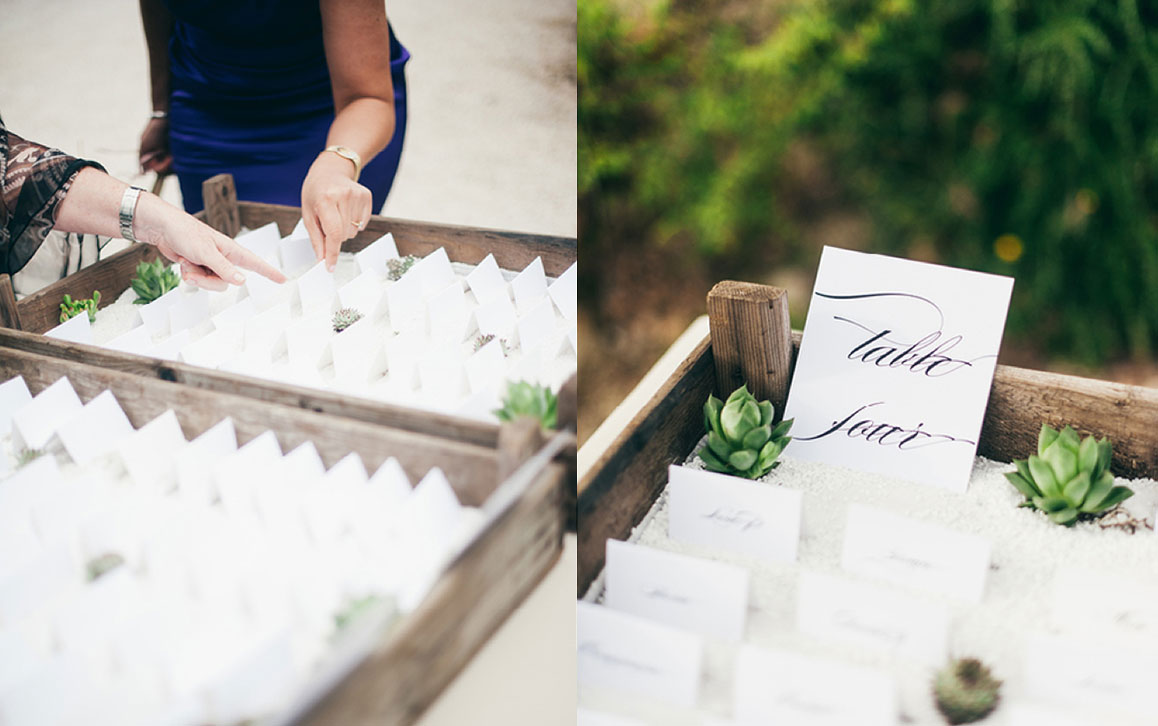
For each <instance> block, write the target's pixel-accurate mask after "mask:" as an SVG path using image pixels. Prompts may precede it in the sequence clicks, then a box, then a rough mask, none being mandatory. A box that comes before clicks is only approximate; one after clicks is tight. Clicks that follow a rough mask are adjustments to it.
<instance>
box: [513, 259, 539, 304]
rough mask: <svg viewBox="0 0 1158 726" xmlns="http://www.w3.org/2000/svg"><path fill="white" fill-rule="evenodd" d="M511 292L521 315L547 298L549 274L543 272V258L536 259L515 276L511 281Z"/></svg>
mask: <svg viewBox="0 0 1158 726" xmlns="http://www.w3.org/2000/svg"><path fill="white" fill-rule="evenodd" d="M511 292H512V293H513V294H514V296H515V307H517V308H518V309H519V312H520V313H525V312H526V311H528V310H530V309H531V308H533V307H534V306H535V305H537V304H538V302H539V300H541V299H542V298H544V297H546V296H547V273H545V272H544V271H543V258H542V257H536V258H535V259H534V260H533V261H532V262H531V264H529V265H527V266H526V267H524V268H523V271H522V272H520V273H519V274H517V275H515V278H514V279H513V280H511Z"/></svg>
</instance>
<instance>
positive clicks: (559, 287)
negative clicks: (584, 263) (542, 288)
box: [547, 262, 579, 323]
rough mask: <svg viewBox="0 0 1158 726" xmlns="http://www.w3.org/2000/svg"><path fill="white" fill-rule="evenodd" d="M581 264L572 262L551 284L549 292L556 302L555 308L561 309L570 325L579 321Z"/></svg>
mask: <svg viewBox="0 0 1158 726" xmlns="http://www.w3.org/2000/svg"><path fill="white" fill-rule="evenodd" d="M578 284H579V263H578V262H572V263H571V266H570V267H568V268H567V269H566V270H565V271H564V272H563V274H562V275H559V277H558V278H557V279H556V280H555V281H554V282H552V283H551V287H550V288H548V289H547V292H548V293H549V294H550V295H551V299H552V300H553V301H555V307H557V308H559V312H560V313H562V315H563V318H564V319H565V320H566V321H567V322H569V323H575V322H577V321H578V320H579V313H578V304H579V303H578V296H579V287H578Z"/></svg>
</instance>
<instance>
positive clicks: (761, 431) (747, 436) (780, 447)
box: [697, 385, 792, 479]
mask: <svg viewBox="0 0 1158 726" xmlns="http://www.w3.org/2000/svg"><path fill="white" fill-rule="evenodd" d="M774 414H775V410H774V409H773V407H772V403H771V402H770V401H757V400H756V397H755V396H753V395H752V394H751V393H749V392H748V387H747V386H746V385H745V386H740V387H739V388H737V389H736V390H735V391H733V392H732V395H730V396H728V400H727V401H721V400H720V399H718V398H716V397H715V396H709V397H708V401H707V403H705V404H704V428H705V429H707V431H708V443H707V445H706V446H704V447H703V448H701V449H700V450H699V451H698V452H697V454H698V455H699V457H700V458H701V459H703V461H704V465H705V466H707V468H708V469H709V470H711V471H716V472H720V473H722V474H731V475H733V476H742V477H745V478H748V479H758V478H760V477H762V476H764V475H765V474H767V473H768V472H769V471H771V470H772V469H774V468H775V467H776V466H777V465H778V464H779V463H780V462H779V461H777V459H778V458H779V457H780V452H782V451H784V447H785V446H787V445H788V442H789V441H791V440H792V437H791V436H788V431H789V429H791V428H792V419H788V420H786V421H781V422H780V423H779V424H777V425H776V426H775V427H773V426H772V419H773V417H774Z"/></svg>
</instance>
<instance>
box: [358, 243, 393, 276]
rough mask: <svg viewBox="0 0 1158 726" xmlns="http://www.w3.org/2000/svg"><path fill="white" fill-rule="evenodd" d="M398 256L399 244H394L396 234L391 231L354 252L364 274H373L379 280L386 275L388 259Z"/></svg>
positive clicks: (359, 269)
mask: <svg viewBox="0 0 1158 726" xmlns="http://www.w3.org/2000/svg"><path fill="white" fill-rule="evenodd" d="M397 258H398V246H397V245H396V244H394V235H392V234H390V233H389V232H387V233H386V234H384V235H382V236H381V237H379V238H378V239H376V240H374V241H373V242H371V243H370V244H368V245H366V246H365V247H363V248H362V249H361V250H360V251H358V252H355V253H354V259H356V260H357V261H358V271H359V272H361V273H362V274H373V275H375V276H376V277H377V278H378V279H379V280H381V279H382V278H384V277H386V272H387V270H386V260H389V259H397Z"/></svg>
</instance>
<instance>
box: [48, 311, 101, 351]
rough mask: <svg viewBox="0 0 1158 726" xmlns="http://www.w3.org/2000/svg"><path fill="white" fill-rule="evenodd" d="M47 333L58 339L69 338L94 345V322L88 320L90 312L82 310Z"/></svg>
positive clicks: (75, 341)
mask: <svg viewBox="0 0 1158 726" xmlns="http://www.w3.org/2000/svg"><path fill="white" fill-rule="evenodd" d="M45 335H46V336H47V337H49V338H56V339H57V340H67V341H69V342H70V343H85V344H87V345H92V342H93V338H92V324H91V323H90V322H89V320H88V313H87V312H85V311H83V310H82V311H81V312H80V313H78V314H77V315H73V316H72V317H71V318H69V319H68V320H65V321H64V322H63V323H61V324H60V325H57V326H56V327H55V328H52V329H51V330H49V331H47V332H46V333H45Z"/></svg>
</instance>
